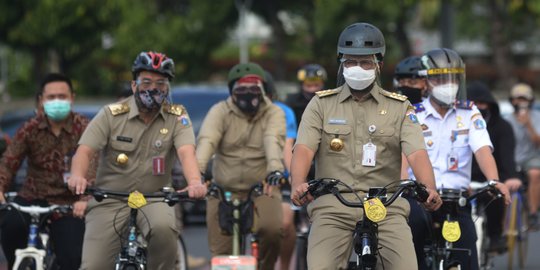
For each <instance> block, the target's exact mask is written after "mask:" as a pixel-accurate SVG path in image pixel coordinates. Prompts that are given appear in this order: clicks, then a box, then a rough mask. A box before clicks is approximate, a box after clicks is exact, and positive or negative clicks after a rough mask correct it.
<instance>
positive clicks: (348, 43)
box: [345, 40, 353, 46]
mask: <svg viewBox="0 0 540 270" xmlns="http://www.w3.org/2000/svg"><path fill="white" fill-rule="evenodd" d="M352 44H353V42H352V41H350V40H347V41H345V46H352Z"/></svg>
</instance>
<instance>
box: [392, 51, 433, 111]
mask: <svg viewBox="0 0 540 270" xmlns="http://www.w3.org/2000/svg"><path fill="white" fill-rule="evenodd" d="M422 69H423V67H422V63H421V62H420V57H419V56H410V57H407V58H405V59H403V60H401V62H399V63H398V64H397V65H396V69H395V71H394V84H395V87H396V91H397V92H398V93H400V94H402V95H405V96H407V98H408V99H409V102H411V104H417V103H420V102H422V100H423V99H424V98H425V96H426V93H427V91H426V90H427V83H426V77H425V76H424V75H420V74H419V71H420V70H422Z"/></svg>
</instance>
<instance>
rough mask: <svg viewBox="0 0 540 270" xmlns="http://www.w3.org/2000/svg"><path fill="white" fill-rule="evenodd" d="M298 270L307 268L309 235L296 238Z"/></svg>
mask: <svg viewBox="0 0 540 270" xmlns="http://www.w3.org/2000/svg"><path fill="white" fill-rule="evenodd" d="M294 269H296V270H307V269H308V268H307V237H297V238H296V267H295V268H294Z"/></svg>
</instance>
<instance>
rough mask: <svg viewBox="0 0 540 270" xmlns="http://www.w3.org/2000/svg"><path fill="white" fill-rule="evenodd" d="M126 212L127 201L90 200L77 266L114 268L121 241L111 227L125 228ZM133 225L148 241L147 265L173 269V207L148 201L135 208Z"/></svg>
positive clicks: (175, 234) (90, 269) (92, 269)
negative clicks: (135, 225)
mask: <svg viewBox="0 0 540 270" xmlns="http://www.w3.org/2000/svg"><path fill="white" fill-rule="evenodd" d="M129 212H130V208H129V207H128V206H127V203H122V202H119V201H112V200H104V201H103V202H101V203H97V202H95V201H94V200H91V201H90V203H89V210H88V213H87V214H86V231H85V235H84V244H83V255H82V265H81V269H83V270H102V269H114V263H115V258H116V256H117V254H118V253H119V251H120V244H121V242H120V237H119V236H118V234H117V233H116V232H115V227H116V230H118V231H119V232H125V228H126V225H127V219H128V216H129ZM137 226H138V228H139V230H140V231H141V232H142V234H143V235H144V237H145V238H146V240H147V242H148V246H147V251H148V253H147V259H148V261H147V269H156V270H158V269H161V270H171V269H175V267H176V266H175V265H176V257H177V249H178V247H177V239H178V230H177V229H176V224H175V213H174V208H173V207H169V206H168V205H167V204H165V203H162V202H149V203H148V204H147V205H145V206H144V207H142V208H141V209H139V212H138V214H137ZM122 237H126V236H125V235H122Z"/></svg>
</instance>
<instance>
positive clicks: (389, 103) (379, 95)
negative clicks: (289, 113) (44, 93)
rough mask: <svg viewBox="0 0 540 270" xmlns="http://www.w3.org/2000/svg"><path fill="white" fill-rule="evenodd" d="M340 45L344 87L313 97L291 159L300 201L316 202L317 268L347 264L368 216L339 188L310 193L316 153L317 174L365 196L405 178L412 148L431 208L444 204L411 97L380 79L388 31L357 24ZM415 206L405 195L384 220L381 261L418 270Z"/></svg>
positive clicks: (312, 254)
mask: <svg viewBox="0 0 540 270" xmlns="http://www.w3.org/2000/svg"><path fill="white" fill-rule="evenodd" d="M337 47H338V48H337V52H338V59H339V63H340V67H339V73H338V88H335V89H332V90H326V91H320V92H317V94H316V96H315V97H313V99H312V100H311V102H310V103H309V104H308V106H307V108H306V110H305V112H304V115H303V119H302V121H301V122H300V128H299V131H298V138H297V141H296V144H295V147H294V152H293V160H292V166H291V174H292V181H293V183H292V185H293V192H294V193H293V202H294V203H295V204H296V205H304V204H307V203H310V204H309V205H308V213H309V215H310V218H311V221H312V226H311V232H310V234H309V239H308V243H309V244H308V245H309V246H308V268H309V269H345V267H346V265H347V261H348V258H349V256H350V251H351V247H352V245H353V239H352V232H353V230H354V229H355V224H356V222H357V221H358V220H360V219H362V218H363V215H362V214H361V213H362V212H361V211H358V209H355V208H349V207H347V206H344V205H342V204H341V203H340V202H339V201H337V199H336V198H335V197H334V196H333V195H331V194H328V195H324V196H322V197H320V198H318V199H317V200H314V201H312V200H313V197H312V196H311V195H309V194H308V195H307V196H303V195H304V194H305V193H306V192H307V190H308V184H307V183H306V177H307V174H308V171H309V167H310V164H311V161H312V160H313V158H315V163H316V169H315V178H322V177H331V178H338V179H340V180H341V181H343V182H344V183H346V184H347V185H349V186H351V187H352V189H353V190H354V191H355V192H357V193H358V194H360V195H361V196H362V195H363V194H364V193H365V192H367V191H368V189H369V188H370V187H380V186H384V185H386V184H389V183H392V182H393V181H396V180H399V179H400V168H399V166H396V164H400V162H401V154H402V153H404V155H405V156H406V158H407V159H408V160H409V162H410V163H411V164H413V168H414V171H415V173H417V174H418V175H419V177H418V178H419V181H421V182H422V183H424V184H425V185H426V186H427V187H428V192H429V198H428V202H427V203H426V207H428V208H429V209H433V210H434V209H437V208H438V207H439V206H440V205H441V200H440V198H439V196H438V194H437V192H436V191H435V183H434V179H433V170H432V169H431V164H430V163H429V158H428V155H427V152H426V150H425V147H424V144H423V141H422V139H421V138H422V135H421V134H422V131H421V129H420V125H418V123H416V121H415V119H416V118H415V117H414V110H413V109H412V106H411V104H410V103H409V102H408V101H407V98H406V97H405V96H402V95H399V94H396V93H390V92H388V91H385V90H383V89H382V88H381V87H380V86H379V84H378V77H379V75H380V67H381V65H382V60H383V57H384V52H385V49H386V47H385V43H384V37H383V35H382V33H381V31H380V30H379V29H377V28H376V27H375V26H373V25H371V24H368V23H355V24H352V25H350V26H348V27H347V28H345V29H344V30H343V32H342V33H341V35H340V36H339V40H338V46H337ZM331 142H332V143H331ZM408 208H409V206H408V203H407V201H406V200H405V199H403V198H398V199H397V200H396V201H395V202H394V203H393V204H392V205H391V206H389V207H388V215H387V217H386V219H385V220H384V221H383V222H381V223H379V225H378V230H379V233H378V236H379V240H378V241H379V246H380V250H379V252H380V254H381V256H380V257H381V258H380V259H379V260H378V261H377V264H378V265H377V267H378V268H382V265H384V268H385V269H416V266H417V264H416V260H415V259H414V257H415V255H414V249H413V243H412V237H411V233H410V229H409V227H408V225H407V221H406V219H407V216H408Z"/></svg>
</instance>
